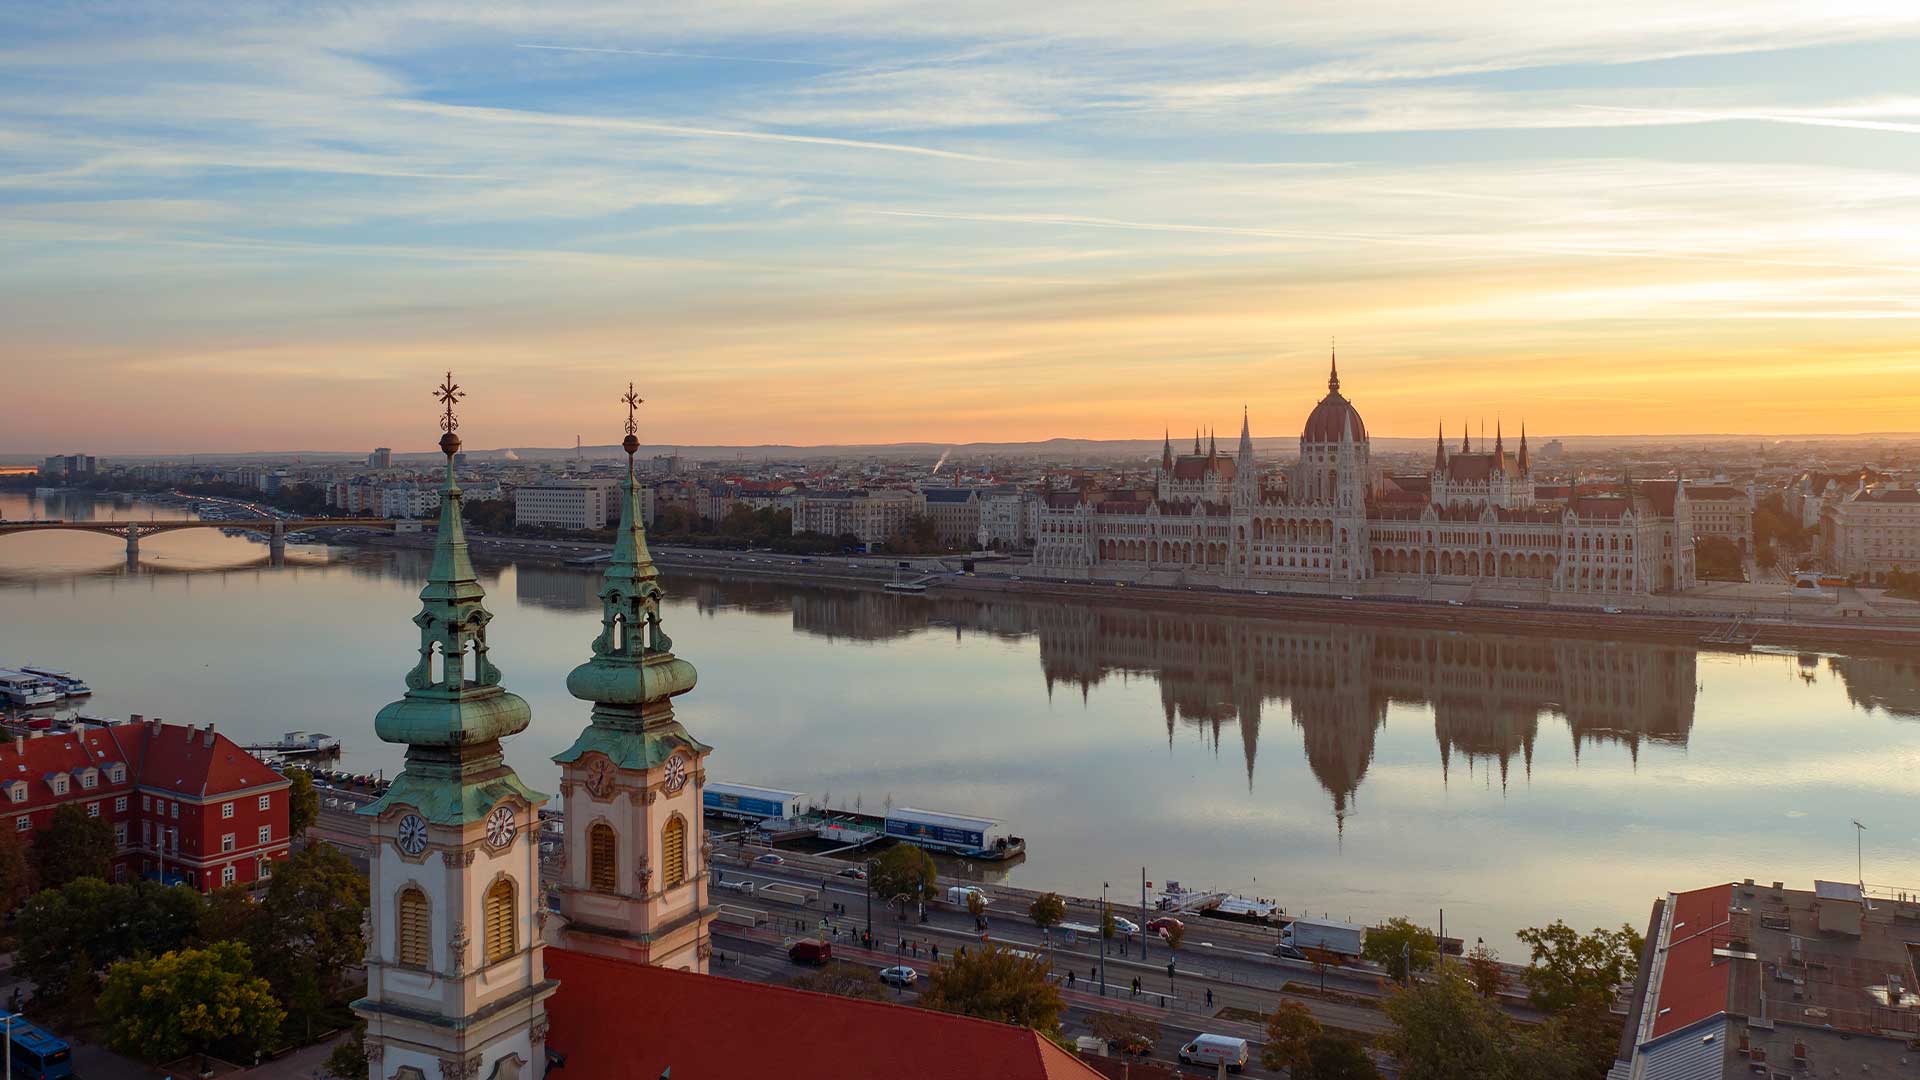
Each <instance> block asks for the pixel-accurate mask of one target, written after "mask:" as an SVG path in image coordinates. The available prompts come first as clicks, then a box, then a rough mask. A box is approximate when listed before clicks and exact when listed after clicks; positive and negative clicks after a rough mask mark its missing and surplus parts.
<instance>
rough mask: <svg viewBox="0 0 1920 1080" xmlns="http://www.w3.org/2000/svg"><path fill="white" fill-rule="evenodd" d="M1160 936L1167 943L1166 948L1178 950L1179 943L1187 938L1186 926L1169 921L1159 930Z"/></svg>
mask: <svg viewBox="0 0 1920 1080" xmlns="http://www.w3.org/2000/svg"><path fill="white" fill-rule="evenodd" d="M1160 938H1161V940H1163V941H1165V942H1166V943H1167V948H1169V949H1171V950H1173V951H1174V952H1179V951H1180V945H1181V943H1182V942H1185V941H1186V940H1187V928H1186V927H1185V926H1184V925H1182V924H1180V923H1177V922H1170V923H1168V924H1167V925H1166V928H1165V929H1163V930H1161V931H1160Z"/></svg>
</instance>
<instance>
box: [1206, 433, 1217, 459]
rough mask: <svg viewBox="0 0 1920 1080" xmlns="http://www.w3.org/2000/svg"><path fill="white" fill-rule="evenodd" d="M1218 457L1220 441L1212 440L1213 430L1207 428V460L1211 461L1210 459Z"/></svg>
mask: <svg viewBox="0 0 1920 1080" xmlns="http://www.w3.org/2000/svg"><path fill="white" fill-rule="evenodd" d="M1219 456H1220V440H1219V439H1216V438H1214V435H1213V429H1212V428H1208V429H1207V457H1208V458H1209V459H1212V458H1217V457H1219Z"/></svg>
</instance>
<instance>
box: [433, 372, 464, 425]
mask: <svg viewBox="0 0 1920 1080" xmlns="http://www.w3.org/2000/svg"><path fill="white" fill-rule="evenodd" d="M466 396H467V395H466V394H464V393H462V392H461V390H460V387H459V385H458V384H456V383H455V382H454V381H453V372H451V371H449V372H447V378H446V381H445V382H442V383H441V384H440V385H439V386H436V387H434V388H433V397H434V400H436V401H438V402H440V403H441V404H442V405H445V406H446V407H447V411H446V414H445V415H444V416H442V417H440V430H441V431H444V432H446V433H447V434H449V435H451V434H453V432H454V429H456V428H458V427H459V426H460V420H459V418H458V417H456V416H454V415H453V404H454V402H456V401H459V400H460V399H461V398H463V397H466Z"/></svg>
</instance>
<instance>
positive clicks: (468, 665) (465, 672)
mask: <svg viewBox="0 0 1920 1080" xmlns="http://www.w3.org/2000/svg"><path fill="white" fill-rule="evenodd" d="M460 680H461V682H462V683H473V682H479V681H480V642H479V641H478V640H476V639H474V638H468V639H467V641H466V644H464V645H462V646H460Z"/></svg>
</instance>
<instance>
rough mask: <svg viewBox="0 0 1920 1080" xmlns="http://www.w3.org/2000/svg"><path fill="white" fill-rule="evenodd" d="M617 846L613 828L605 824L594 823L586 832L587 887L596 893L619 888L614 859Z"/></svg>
mask: <svg viewBox="0 0 1920 1080" xmlns="http://www.w3.org/2000/svg"><path fill="white" fill-rule="evenodd" d="M618 851H619V844H618V843H616V842H615V840H614V835H613V826H611V825H608V824H607V823H606V822H598V823H595V824H594V825H593V826H592V827H591V828H589V829H588V830H587V885H588V887H590V888H592V889H593V890H595V891H596V892H613V891H615V890H616V889H618V888H619V884H620V875H619V871H618V870H617V869H616V867H617V866H618V865H619V864H618V862H617V860H616V859H615V856H616V854H617V853H618Z"/></svg>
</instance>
